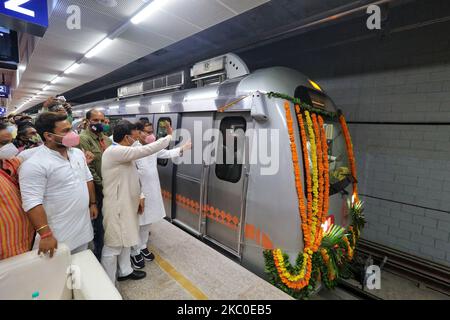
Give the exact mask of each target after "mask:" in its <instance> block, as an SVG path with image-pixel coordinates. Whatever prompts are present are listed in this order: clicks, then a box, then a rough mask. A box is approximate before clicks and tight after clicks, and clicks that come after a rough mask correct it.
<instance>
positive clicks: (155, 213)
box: [0, 97, 191, 282]
mask: <svg viewBox="0 0 450 320" xmlns="http://www.w3.org/2000/svg"><path fill="white" fill-rule="evenodd" d="M72 122H73V118H72V116H71V107H70V104H68V103H67V102H66V101H65V99H64V97H56V98H49V99H48V100H47V101H46V102H45V103H44V110H43V112H42V113H40V114H39V115H38V116H37V118H36V119H35V120H34V121H33V120H32V118H31V117H29V116H27V115H24V114H20V115H10V116H8V117H7V118H4V119H0V186H1V187H0V260H1V259H7V258H10V257H12V256H16V255H19V254H22V253H25V252H28V251H30V250H33V249H34V250H37V252H38V254H39V255H41V256H42V255H48V256H49V257H50V258H51V257H53V255H54V252H55V250H57V248H58V244H59V243H64V244H66V245H67V246H68V247H69V248H70V250H71V253H72V254H74V253H77V252H80V251H83V250H87V249H88V248H90V249H92V250H93V252H94V254H95V255H96V257H97V258H98V259H99V261H100V262H101V263H102V265H103V267H104V269H105V271H106V272H107V274H108V276H109V277H110V278H111V280H112V281H113V282H115V281H116V280H118V281H123V280H127V279H133V280H138V279H142V278H144V277H145V276H146V274H145V272H143V271H142V270H140V269H142V268H144V266H145V262H146V261H152V260H153V259H154V255H153V254H152V253H151V252H150V251H149V250H148V248H147V243H148V240H149V233H150V225H151V224H152V223H154V222H157V221H158V220H160V219H162V218H163V217H164V216H165V211H164V205H163V200H162V196H161V189H160V183H159V178H158V172H157V158H165V159H167V158H176V157H180V156H182V155H183V152H184V151H185V150H187V149H190V148H191V143H190V142H189V141H188V142H187V143H186V144H184V145H183V146H180V147H176V148H173V149H171V150H167V147H168V145H169V142H170V140H171V139H172V128H171V127H170V124H169V123H167V124H166V125H167V128H166V131H167V135H166V136H165V137H160V138H159V139H156V137H155V135H154V133H153V126H152V124H151V123H150V122H148V121H145V120H141V121H138V122H137V123H131V122H129V121H126V120H122V121H119V122H118V123H117V124H116V125H115V126H114V128H113V130H112V136H111V137H109V134H110V131H111V127H110V125H109V121H108V119H107V118H106V117H105V115H104V114H103V113H102V112H101V111H100V110H96V109H92V110H90V111H88V112H87V113H86V117H85V119H83V120H82V121H79V122H78V125H76V126H75V127H76V128H74V124H73V123H72ZM111 138H112V139H111Z"/></svg>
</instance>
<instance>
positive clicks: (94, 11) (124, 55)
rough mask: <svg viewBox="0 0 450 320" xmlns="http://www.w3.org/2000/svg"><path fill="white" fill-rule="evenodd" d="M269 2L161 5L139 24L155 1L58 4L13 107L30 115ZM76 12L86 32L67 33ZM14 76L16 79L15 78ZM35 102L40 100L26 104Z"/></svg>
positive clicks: (183, 0) (165, 1)
mask: <svg viewBox="0 0 450 320" xmlns="http://www.w3.org/2000/svg"><path fill="white" fill-rule="evenodd" d="M267 1H268V0H245V1H240V0H156V1H154V2H155V8H154V9H153V10H152V13H151V15H149V16H148V17H147V18H146V19H145V20H144V21H142V22H141V23H139V24H134V23H131V22H130V19H131V18H132V17H134V15H135V14H137V13H138V12H139V11H140V10H141V9H143V8H145V7H146V6H147V5H150V4H151V1H148V0H95V1H94V0H59V1H54V2H55V6H54V8H53V11H52V12H51V15H50V18H49V28H48V29H47V32H46V33H45V35H44V37H43V38H41V39H39V40H38V42H37V44H36V46H35V47H34V50H33V53H32V55H31V59H30V60H29V62H28V65H26V69H25V70H24V71H23V72H22V73H21V78H20V82H19V84H18V86H17V88H15V90H14V91H13V94H12V99H11V100H10V101H9V103H8V104H9V105H10V106H15V107H17V106H21V108H20V110H17V111H22V110H26V109H28V108H29V107H31V106H33V105H36V104H38V103H40V102H42V101H44V100H45V98H46V97H48V96H51V95H55V94H59V93H62V92H66V91H68V90H70V89H73V88H76V87H78V86H80V85H83V84H85V83H88V82H90V81H92V80H94V79H97V78H99V77H102V76H104V75H106V74H108V73H110V72H112V71H114V70H116V69H118V68H120V67H123V66H125V65H127V64H129V63H131V62H133V61H135V60H137V59H139V58H141V57H145V56H147V55H148V54H151V53H153V52H155V51H158V50H159V49H162V48H165V47H167V46H170V45H171V44H173V43H176V42H179V41H181V40H183V39H186V38H188V37H191V36H193V35H195V34H196V33H198V32H201V31H203V30H206V29H208V28H210V27H212V26H214V25H216V24H218V23H221V22H223V21H226V20H228V19H230V18H233V17H236V16H238V15H240V14H242V13H243V12H246V11H248V10H250V9H253V8H255V7H257V6H260V5H262V4H264V3H266V2H267ZM156 3H157V4H156ZM73 6H78V8H80V11H79V12H80V18H81V19H80V22H81V24H80V29H69V28H68V27H67V21H68V19H69V18H70V17H71V15H72V14H73V12H74V11H72V10H73V9H72V8H73ZM71 21H73V20H71ZM108 36H109V37H111V36H113V37H114V39H113V41H111V42H110V43H109V44H108V46H107V47H105V49H103V50H102V51H101V52H99V53H98V54H97V55H95V56H94V57H92V58H89V59H87V58H84V56H85V54H86V53H88V52H89V50H91V49H92V48H94V47H95V46H96V45H97V44H99V43H101V42H102V40H103V39H105V37H108ZM80 59H82V63H81V64H80V65H79V67H78V68H77V69H76V70H74V71H73V72H71V73H70V74H63V72H64V71H65V70H67V69H68V68H69V67H71V65H72V64H74V62H76V61H80ZM62 74H63V76H61V77H59V78H57V81H55V82H54V83H52V84H50V82H51V81H52V80H53V79H55V78H56V77H57V76H58V75H62ZM9 76H10V77H12V76H11V73H9ZM10 81H11V79H10ZM49 84H50V85H49ZM44 88H45V90H43V89H44ZM30 98H34V99H32V100H31V101H29V102H28V103H24V102H25V101H27V100H28V99H30Z"/></svg>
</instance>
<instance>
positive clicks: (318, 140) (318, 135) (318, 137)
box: [311, 114, 324, 252]
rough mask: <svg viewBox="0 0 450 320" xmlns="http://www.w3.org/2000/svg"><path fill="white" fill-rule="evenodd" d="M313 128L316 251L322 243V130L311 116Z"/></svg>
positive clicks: (313, 115) (314, 247)
mask: <svg viewBox="0 0 450 320" xmlns="http://www.w3.org/2000/svg"><path fill="white" fill-rule="evenodd" d="M311 118H312V122H313V128H314V135H315V137H316V145H317V168H318V177H319V178H318V179H319V183H318V184H319V186H318V187H319V193H318V210H317V217H315V219H314V222H315V225H314V229H315V230H314V231H315V241H314V245H313V251H314V252H315V251H317V250H318V249H319V246H320V244H321V242H322V238H321V232H320V230H321V226H322V215H323V214H324V212H323V196H324V177H323V176H324V171H323V153H322V130H320V129H319V124H318V121H317V116H316V115H315V114H312V116H311Z"/></svg>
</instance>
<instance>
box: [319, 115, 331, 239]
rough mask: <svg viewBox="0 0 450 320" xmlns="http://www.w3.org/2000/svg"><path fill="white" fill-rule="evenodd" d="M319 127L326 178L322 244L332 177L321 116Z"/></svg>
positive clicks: (321, 232)
mask: <svg viewBox="0 0 450 320" xmlns="http://www.w3.org/2000/svg"><path fill="white" fill-rule="evenodd" d="M317 118H318V121H319V127H320V129H321V130H322V134H321V138H322V155H323V157H322V161H323V173H324V174H323V177H324V190H323V209H322V221H321V225H320V230H319V232H320V242H319V245H320V243H321V242H322V235H323V230H322V224H323V223H325V221H326V219H327V217H328V207H329V197H330V175H329V171H330V168H329V165H328V144H327V135H326V132H325V127H324V122H323V118H322V117H321V116H320V115H319V116H318V117H317Z"/></svg>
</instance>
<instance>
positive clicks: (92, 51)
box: [85, 38, 113, 59]
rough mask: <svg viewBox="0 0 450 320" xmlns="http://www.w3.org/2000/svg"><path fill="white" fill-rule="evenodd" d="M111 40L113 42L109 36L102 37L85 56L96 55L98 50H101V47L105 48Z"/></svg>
mask: <svg viewBox="0 0 450 320" xmlns="http://www.w3.org/2000/svg"><path fill="white" fill-rule="evenodd" d="M111 42H113V40H112V39H110V38H105V39H103V40H102V41H101V42H100V43H99V44H97V45H96V46H95V47H94V48H92V49H91V50H89V52H88V53H86V55H85V57H86V58H88V59H89V58H92V57H93V56H95V55H97V54H98V53H99V52H100V51H102V50H103V49H105V48H106V47H107V46H109V45H110V44H111Z"/></svg>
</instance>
